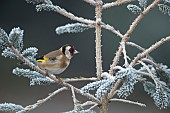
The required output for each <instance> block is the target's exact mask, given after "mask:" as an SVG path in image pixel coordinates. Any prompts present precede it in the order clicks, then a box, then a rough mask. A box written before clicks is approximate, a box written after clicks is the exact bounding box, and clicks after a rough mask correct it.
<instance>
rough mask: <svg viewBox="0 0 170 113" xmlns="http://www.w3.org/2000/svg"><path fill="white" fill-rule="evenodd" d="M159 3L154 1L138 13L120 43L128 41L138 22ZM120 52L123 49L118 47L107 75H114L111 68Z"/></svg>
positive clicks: (116, 61) (115, 63) (158, 0)
mask: <svg viewBox="0 0 170 113" xmlns="http://www.w3.org/2000/svg"><path fill="white" fill-rule="evenodd" d="M159 2H160V0H154V1H153V2H152V3H151V4H150V5H149V6H148V7H147V8H146V9H145V10H144V11H143V12H142V13H140V15H139V16H138V17H137V18H136V19H135V21H134V22H133V23H132V25H131V26H130V28H129V29H128V30H127V32H126V34H125V35H124V36H123V38H122V41H121V42H124V43H126V42H127V41H128V39H129V38H130V35H131V34H132V32H133V30H134V29H135V28H136V26H137V25H138V23H139V22H140V20H141V19H142V18H143V17H144V15H146V14H147V13H148V12H149V11H150V10H151V9H152V8H153V7H155V6H156V5H157V4H158V3H159ZM122 51H123V47H122V46H121V45H120V46H119V49H118V51H117V52H116V56H115V57H114V59H113V63H112V65H111V67H110V70H109V74H111V75H113V74H114V71H113V68H114V67H115V66H116V65H117V63H118V61H119V58H120V55H121V53H122Z"/></svg>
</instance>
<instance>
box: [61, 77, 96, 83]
mask: <svg viewBox="0 0 170 113" xmlns="http://www.w3.org/2000/svg"><path fill="white" fill-rule="evenodd" d="M96 80H98V79H97V78H96V77H91V78H85V77H80V78H66V79H65V78H64V79H63V81H64V82H80V81H96Z"/></svg>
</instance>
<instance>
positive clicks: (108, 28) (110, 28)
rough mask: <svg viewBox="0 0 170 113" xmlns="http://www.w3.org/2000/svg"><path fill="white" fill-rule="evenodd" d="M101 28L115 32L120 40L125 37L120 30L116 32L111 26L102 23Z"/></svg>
mask: <svg viewBox="0 0 170 113" xmlns="http://www.w3.org/2000/svg"><path fill="white" fill-rule="evenodd" d="M101 27H102V28H105V29H107V30H109V31H111V32H113V33H114V34H116V35H117V36H119V37H120V38H123V35H122V34H121V33H120V32H119V31H118V30H116V29H115V28H114V27H113V26H111V25H109V24H105V23H103V22H102V24H101Z"/></svg>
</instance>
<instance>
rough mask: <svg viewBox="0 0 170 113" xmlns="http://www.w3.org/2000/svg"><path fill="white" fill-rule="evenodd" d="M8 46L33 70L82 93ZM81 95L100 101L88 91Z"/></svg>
mask: <svg viewBox="0 0 170 113" xmlns="http://www.w3.org/2000/svg"><path fill="white" fill-rule="evenodd" d="M9 48H10V49H11V50H12V51H13V52H14V53H15V55H16V56H17V57H18V58H19V59H20V60H21V61H22V62H24V63H25V64H26V65H28V66H29V67H30V68H32V69H34V70H36V71H38V72H40V73H42V74H44V75H47V76H48V77H49V78H51V79H52V80H54V81H55V82H56V83H57V84H60V85H62V86H64V87H67V88H69V89H70V88H72V87H73V88H74V90H75V91H76V92H77V93H80V94H82V92H81V91H80V89H78V88H76V87H74V86H72V85H71V84H69V83H66V82H61V81H60V80H59V79H57V78H56V76H55V75H53V74H49V73H46V71H44V70H42V69H40V68H39V67H38V66H35V65H34V64H33V63H31V62H30V61H28V60H27V59H26V58H25V57H23V56H22V55H21V54H20V53H19V52H18V50H16V49H15V48H14V47H13V46H9ZM82 95H84V96H86V97H87V98H89V99H91V100H92V101H94V102H96V103H98V104H100V101H99V100H98V99H97V98H95V97H94V96H93V95H91V94H89V93H86V94H82Z"/></svg>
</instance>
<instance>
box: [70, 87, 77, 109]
mask: <svg viewBox="0 0 170 113" xmlns="http://www.w3.org/2000/svg"><path fill="white" fill-rule="evenodd" d="M71 92H72V98H73V103H74V109H75V108H76V106H77V102H78V100H77V99H76V95H75V92H74V88H73V87H71Z"/></svg>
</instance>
